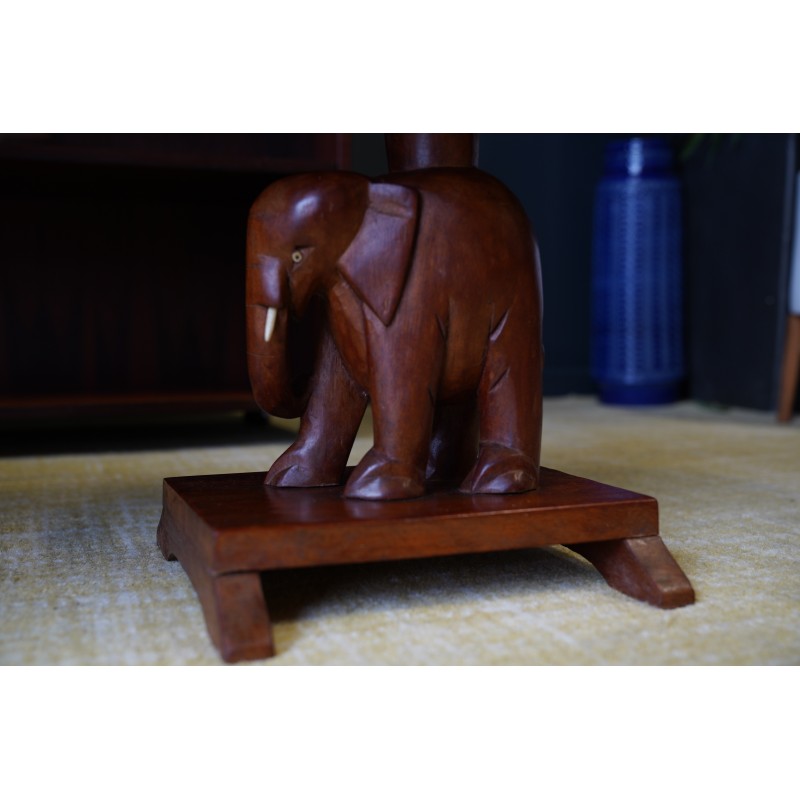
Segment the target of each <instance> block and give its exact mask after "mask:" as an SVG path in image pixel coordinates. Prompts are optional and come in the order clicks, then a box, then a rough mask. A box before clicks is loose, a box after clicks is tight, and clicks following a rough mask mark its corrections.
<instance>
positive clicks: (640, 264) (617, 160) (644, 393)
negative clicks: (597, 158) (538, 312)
mask: <svg viewBox="0 0 800 800" xmlns="http://www.w3.org/2000/svg"><path fill="white" fill-rule="evenodd" d="M592 251H593V252H592V261H593V263H592V376H593V377H594V379H595V380H596V381H597V383H598V386H599V391H600V399H601V400H602V401H603V402H606V403H614V404H623V405H645V404H655V403H669V402H673V401H674V400H676V399H677V398H678V391H679V386H680V381H681V379H682V377H683V375H684V365H683V314H682V276H681V198H680V185H679V182H678V179H677V177H676V176H675V174H674V172H673V165H672V151H671V150H670V147H669V145H668V143H667V142H666V141H664V140H663V139H658V138H645V139H642V138H635V139H625V140H621V141H615V142H612V143H611V144H609V146H608V147H607V148H606V153H605V170H604V174H603V178H602V179H601V181H600V183H599V185H598V187H597V193H596V197H595V218H594V237H593V247H592Z"/></svg>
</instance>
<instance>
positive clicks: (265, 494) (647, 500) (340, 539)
mask: <svg viewBox="0 0 800 800" xmlns="http://www.w3.org/2000/svg"><path fill="white" fill-rule="evenodd" d="M158 544H159V547H160V548H161V552H162V553H163V554H164V557H165V558H169V559H174V558H177V559H178V560H179V561H180V562H181V564H182V566H183V568H184V569H185V570H186V572H187V573H188V575H189V577H190V578H191V581H192V583H193V585H194V587H195V589H196V591H197V594H198V596H199V598H200V603H201V604H202V607H203V613H204V615H205V619H206V624H207V626H208V630H209V633H210V635H211V639H212V640H213V642H214V644H215V645H216V646H217V648H218V649H219V651H220V653H221V655H222V657H223V659H225V660H226V661H230V662H233V661H241V660H244V659H258V658H267V657H269V656H272V655H274V647H273V642H272V629H271V625H270V620H269V614H268V612H267V607H266V603H265V601H264V593H263V589H262V584H261V573H262V572H265V571H269V570H275V569H286V568H295V567H297V568H299V567H312V566H322V565H332V564H353V563H359V562H360V563H364V562H375V561H388V560H399V559H411V558H428V557H431V556H445V555H455V554H461V553H481V552H493V551H498V550H514V549H522V548H530V547H545V546H548V545H556V544H561V545H566V546H568V547H570V548H571V549H572V550H574V551H576V552H578V553H580V554H581V555H582V556H584V557H585V558H586V559H588V560H589V561H590V562H591V563H592V564H594V566H595V567H596V568H597V569H598V570H599V571H600V573H601V574H602V575H603V577H604V578H605V579H606V581H607V582H608V583H609V585H610V586H612V587H613V588H615V589H618V590H619V591H620V592H624V593H625V594H627V595H630V596H631V597H635V598H637V599H639V600H644V601H646V602H648V603H651V604H653V605H656V606H659V607H660V608H676V607H678V606H684V605H688V604H690V603H693V602H694V590H693V589H692V587H691V584H690V583H689V581H688V580H687V578H686V576H685V575H684V573H683V572H682V571H681V568H680V567H679V566H678V565H677V563H676V562H675V560H674V559H673V558H672V556H671V555H670V553H669V551H668V550H667V548H666V547H665V545H664V543H663V542H662V541H661V537H660V536H659V535H658V504H657V503H656V501H655V500H654V499H653V498H652V497H647V496H646V495H641V494H636V493H634V492H629V491H626V490H624V489H617V488H615V487H613V486H606V485H604V484H601V483H596V482H595V481H591V480H587V479H586V478H578V477H575V476H573V475H567V474H565V473H563V472H557V471H555V470H548V469H543V470H542V481H541V488H540V489H539V490H538V491H536V492H529V493H527V494H520V495H465V494H459V493H458V492H456V491H437V492H434V493H432V494H429V495H427V496H425V497H422V498H419V499H416V500H406V501H399V502H378V501H365V500H345V499H343V498H342V497H341V487H330V488H320V489H274V488H271V487H268V486H264V473H263V472H257V473H242V474H235V475H200V476H194V477H185V478H166V479H165V480H164V506H163V511H162V515H161V522H160V523H159V526H158Z"/></svg>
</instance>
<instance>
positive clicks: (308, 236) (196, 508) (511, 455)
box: [158, 134, 694, 661]
mask: <svg viewBox="0 0 800 800" xmlns="http://www.w3.org/2000/svg"><path fill="white" fill-rule="evenodd" d="M386 143H387V150H388V156H389V164H390V167H391V170H392V171H391V172H390V173H389V174H388V175H387V176H384V177H383V178H380V179H377V180H369V179H367V178H366V177H364V176H362V175H357V174H355V173H351V172H337V173H333V172H313V173H309V174H303V175H297V176H293V177H291V178H286V179H284V180H281V181H278V182H276V183H274V184H272V185H271V186H269V187H268V188H267V189H266V190H265V191H264V192H263V193H262V194H261V195H260V196H259V197H258V199H257V200H256V202H255V203H254V204H253V206H252V208H251V211H250V218H249V223H248V231H247V263H246V275H247V278H246V285H247V289H246V308H247V359H248V371H249V376H250V382H251V385H252V388H253V393H254V397H255V400H256V402H257V403H258V405H259V406H260V407H261V408H262V409H263V410H264V411H266V412H267V413H270V414H275V415H277V416H286V417H296V416H300V417H301V424H300V430H299V433H298V436H297V439H296V440H295V442H294V443H293V444H292V445H291V446H290V447H289V448H288V449H287V450H286V452H284V453H283V454H282V455H281V456H280V457H279V458H278V459H277V460H276V461H275V462H274V463H273V464H272V466H271V467H270V469H269V471H268V472H267V473H248V474H238V475H212V476H196V477H184V478H168V479H166V480H165V482H164V500H163V513H162V518H161V522H160V525H159V530H158V541H159V545H160V547H161V551H162V553H163V554H164V556H165V557H167V558H172V557H176V558H178V559H179V560H180V561H181V563H182V564H183V566H184V568H185V569H186V571H187V573H188V574H189V576H190V578H191V580H192V583H193V584H194V586H195V588H196V590H197V592H198V596H199V597H200V601H201V604H202V606H203V611H204V614H205V617H206V622H207V625H208V629H209V632H210V635H211V637H212V639H213V641H214V642H215V644H216V645H217V647H219V649H220V652H221V653H222V656H223V658H224V659H226V660H228V661H236V660H241V659H247V658H257V657H267V656H269V655H272V653H273V652H274V646H273V643H272V637H271V629H270V622H269V614H268V612H267V608H266V604H265V601H264V598H263V591H262V590H261V588H260V584H259V583H258V581H257V578H258V576H259V574H260V573H262V572H267V573H268V572H269V571H270V570H276V569H286V568H303V567H312V566H320V565H336V564H352V563H359V562H362V563H364V562H366V563H370V562H377V561H386V560H393V559H412V558H430V557H434V556H448V555H455V554H460V553H484V552H492V551H497V550H513V549H520V548H530V547H543V546H548V545H555V544H566V545H569V546H572V547H574V548H575V549H576V550H578V551H579V552H581V553H582V554H583V555H584V556H585V557H586V558H587V559H589V561H591V562H592V563H594V564H595V565H596V566H597V568H598V569H599V570H600V572H601V573H602V574H603V575H604V576H605V577H606V579H607V580H608V582H609V584H610V585H612V586H613V587H614V588H616V589H618V590H619V591H622V592H624V593H626V594H630V595H631V596H633V597H636V598H638V599H641V600H645V601H647V602H650V603H653V604H655V605H658V606H660V607H663V608H672V607H676V606H680V605H685V604H687V603H691V602H693V600H694V593H693V591H692V589H691V586H690V584H689V582H688V580H687V579H686V576H685V575H684V574H683V573H682V572H681V570H680V567H678V565H677V564H676V563H675V561H674V560H673V559H672V557H671V556H670V554H669V552H668V551H667V549H666V548H665V547H664V546H663V543H662V542H661V540H660V538H659V536H658V509H657V504H656V501H655V500H654V499H653V498H651V497H646V496H644V495H638V494H635V493H633V492H627V491H625V490H622V489H616V488H613V487H610V486H604V485H602V484H598V483H595V482H593V481H590V480H587V479H584V478H576V477H574V476H570V475H565V474H563V473H560V472H556V471H553V470H542V469H540V464H539V458H540V444H541V432H542V360H543V351H542V333H541V330H542V328H541V325H542V297H541V270H540V264H539V252H538V247H537V245H536V241H535V239H534V237H533V234H532V231H531V226H530V223H529V221H528V219H527V217H526V215H525V212H524V210H523V208H522V206H521V205H520V203H519V202H518V201H517V199H516V198H515V197H514V196H513V195H512V194H511V192H509V190H508V189H507V188H506V187H505V186H503V184H501V183H500V182H499V181H497V180H496V179H495V178H493V177H491V176H490V175H488V174H486V173H484V172H482V171H481V170H479V169H477V167H476V163H477V138H476V137H475V136H474V135H473V134H387V137H386ZM368 403H369V404H371V406H372V415H373V427H374V431H375V438H374V443H373V446H372V448H371V449H370V450H369V451H368V452H367V454H366V455H365V456H364V457H363V458H362V459H361V461H360V462H359V464H358V465H357V466H356V467H355V468H353V469H348V468H347V466H346V465H347V460H348V456H349V454H350V451H351V447H352V444H353V441H354V438H355V436H356V432H357V430H358V427H359V423H360V421H361V419H362V416H363V414H364V412H365V410H366V407H367V404H368ZM534 490H536V491H534ZM387 501H396V502H387ZM642 542H644V544H640V543H642Z"/></svg>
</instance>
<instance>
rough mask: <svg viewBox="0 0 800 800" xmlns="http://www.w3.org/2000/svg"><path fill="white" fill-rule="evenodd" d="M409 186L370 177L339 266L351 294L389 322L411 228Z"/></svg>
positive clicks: (413, 214)
mask: <svg viewBox="0 0 800 800" xmlns="http://www.w3.org/2000/svg"><path fill="white" fill-rule="evenodd" d="M418 208H419V196H418V194H417V192H416V190H415V189H410V188H408V187H407V186H398V185H397V184H391V183H371V184H370V187H369V204H368V206H367V211H366V213H365V214H364V220H363V222H362V223H361V227H360V228H359V230H358V233H356V235H355V237H354V238H353V241H352V242H350V246H349V247H348V248H347V250H345V252H344V254H343V255H342V257H341V258H340V259H339V268H340V270H341V272H342V274H343V275H344V276H345V278H346V279H347V281H348V283H349V284H350V285H351V286H352V287H353V289H354V290H355V292H356V294H357V295H358V296H359V297H360V298H361V299H362V300H363V301H364V302H365V303H366V304H367V305H368V306H369V307H370V308H371V309H372V311H374V312H375V314H377V316H378V317H379V318H380V320H381V322H382V323H383V324H384V325H389V324H390V323H391V321H392V319H393V318H394V313H395V311H396V310H397V306H398V304H399V303H400V297H401V296H402V294H403V287H404V286H405V282H406V277H407V276H408V270H409V267H410V266H411V257H412V255H413V251H414V239H415V236H416V230H417V211H418Z"/></svg>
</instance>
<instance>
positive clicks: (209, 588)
mask: <svg viewBox="0 0 800 800" xmlns="http://www.w3.org/2000/svg"><path fill="white" fill-rule="evenodd" d="M158 544H159V547H160V549H161V552H162V554H163V555H164V558H166V559H168V560H175V559H176V558H177V559H178V560H179V561H180V563H181V566H182V567H183V568H184V570H185V571H186V573H187V575H188V576H189V579H190V580H191V582H192V585H193V586H194V588H195V591H196V592H197V596H198V598H199V600H200V605H201V607H202V609H203V616H204V617H205V621H206V626H207V628H208V632H209V635H210V637H211V641H212V642H213V643H214V645H215V646H216V647H217V649H218V650H219V652H220V654H221V656H222V658H223V659H224V660H225V661H228V662H235V661H242V660H255V659H260V658H269V657H271V656H273V655H275V647H274V644H273V640H272V625H271V623H270V619H269V613H268V611H267V604H266V601H265V599H264V590H263V588H262V585H261V575H260V573H259V572H258V571H253V572H233V573H224V574H221V575H215V574H214V573H213V572H211V570H210V569H208V567H206V566H205V565H204V564H203V561H202V556H201V555H200V554H199V552H198V551H197V550H196V549H195V548H194V547H192V546H191V542H190V541H189V540H188V539H186V538H185V537H183V536H182V535H181V533H180V531H179V529H178V528H177V527H176V526H175V524H174V522H173V520H172V517H171V515H170V514H169V512H168V511H167V510H166V509H165V510H164V512H163V513H162V516H161V522H160V523H159V526H158Z"/></svg>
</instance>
